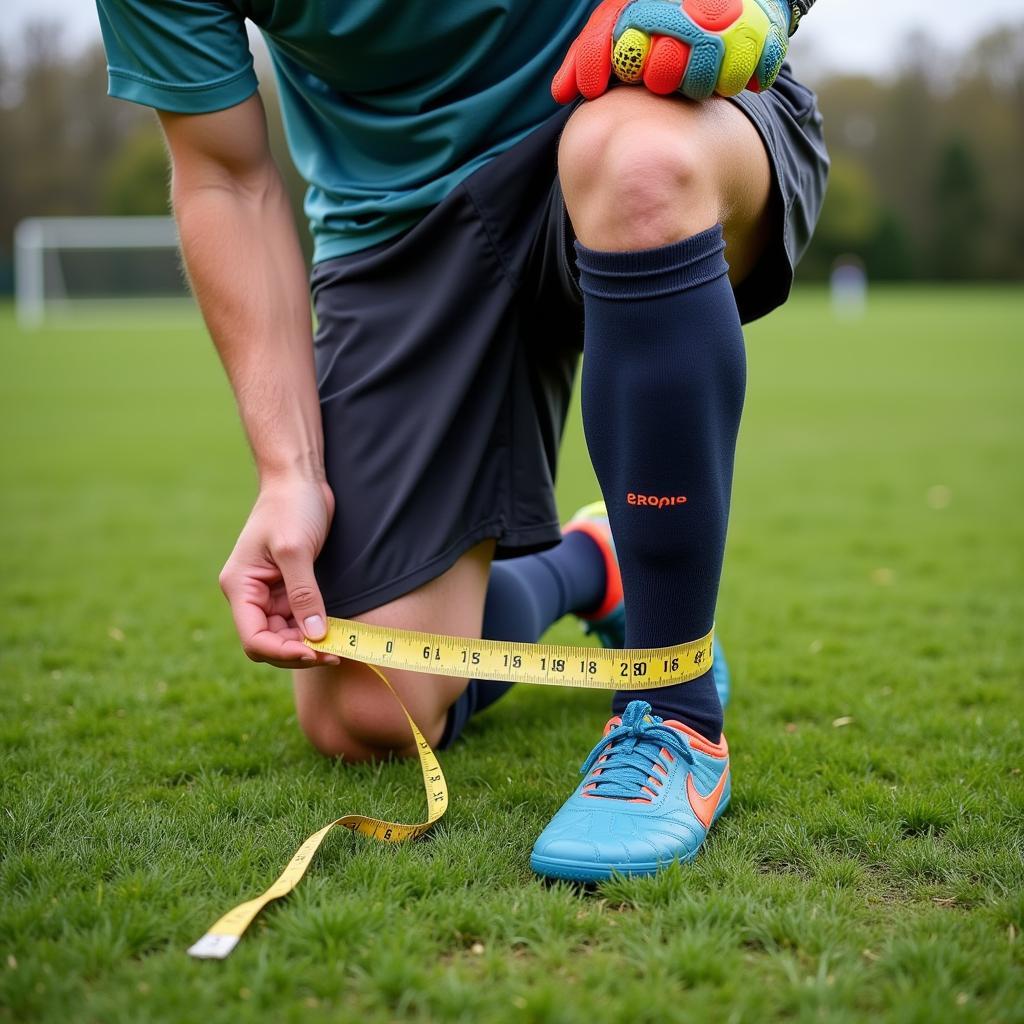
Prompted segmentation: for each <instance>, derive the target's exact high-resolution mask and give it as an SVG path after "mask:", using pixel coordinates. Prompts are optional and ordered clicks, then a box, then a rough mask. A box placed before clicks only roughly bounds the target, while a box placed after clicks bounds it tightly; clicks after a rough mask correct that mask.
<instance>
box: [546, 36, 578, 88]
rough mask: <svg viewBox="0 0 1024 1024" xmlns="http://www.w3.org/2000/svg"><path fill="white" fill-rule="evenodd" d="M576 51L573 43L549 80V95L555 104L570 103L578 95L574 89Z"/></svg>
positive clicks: (575, 45)
mask: <svg viewBox="0 0 1024 1024" xmlns="http://www.w3.org/2000/svg"><path fill="white" fill-rule="evenodd" d="M576 50H577V44H576V42H575V41H574V42H573V44H572V46H570V47H569V52H568V53H567V54H566V55H565V60H563V61H562V66H561V67H560V68H559V69H558V71H557V72H555V77H554V78H552V79H551V95H552V96H553V97H554V99H555V102H556V103H572V101H573V100H574V99H576V97H577V96H579V94H580V91H579V89H577V88H576Z"/></svg>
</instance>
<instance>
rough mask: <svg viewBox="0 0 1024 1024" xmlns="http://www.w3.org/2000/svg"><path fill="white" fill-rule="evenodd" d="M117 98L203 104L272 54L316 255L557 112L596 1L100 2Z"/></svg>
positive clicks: (415, 205)
mask: <svg viewBox="0 0 1024 1024" xmlns="http://www.w3.org/2000/svg"><path fill="white" fill-rule="evenodd" d="M97 6H98V8H99V15H100V23H101V25H102V28H103V39H104V43H105V46H106V50H107V63H108V68H109V75H110V94H111V95H112V96H118V97H120V98H122V99H126V100H133V101H135V102H137V103H144V104H146V105H148V106H151V107H155V108H157V109H158V110H167V111H175V112H179V113H186V114H188V113H192V114H198V113H208V112H210V111H215V110H222V109H224V108H226V107H230V106H233V105H234V104H236V103H240V102H242V101H243V100H244V99H246V98H247V97H249V96H250V95H252V93H253V92H254V91H255V90H256V86H257V82H256V75H255V72H254V70H253V63H252V57H251V55H250V52H249V43H248V36H247V32H246V21H247V20H248V21H249V22H251V23H252V24H253V25H255V26H256V27H257V28H258V29H259V30H260V31H261V32H262V34H263V36H264V38H265V39H266V41H267V45H268V47H269V49H270V54H271V57H272V59H273V63H274V68H275V72H276V75H277V80H278V87H279V92H280V97H281V107H282V112H283V115H284V122H285V128H286V131H287V134H288V143H289V146H290V148H291V152H292V157H293V159H294V161H295V164H296V166H297V167H298V169H299V172H300V173H301V174H302V176H303V177H304V178H305V179H306V181H307V182H308V183H309V191H308V193H307V196H306V212H307V214H308V216H309V220H310V226H311V229H312V231H313V235H314V238H315V240H316V253H315V259H316V260H317V261H320V260H325V259H329V258H331V257H333V256H341V255H344V254H346V253H350V252H355V251H357V250H359V249H363V248H366V247H367V246H371V245H374V244H376V243H378V242H382V241H385V240H386V239H388V238H391V237H393V236H394V235H397V234H399V233H400V232H402V231H404V230H406V229H407V228H409V227H411V226H412V225H414V224H415V223H416V222H417V221H418V220H419V219H420V218H421V217H422V216H423V215H424V214H425V213H426V212H427V211H428V210H429V209H430V208H431V207H433V206H435V205H436V204H437V203H439V202H440V201H441V200H442V199H443V198H444V197H445V196H446V195H447V194H448V193H449V192H450V191H451V190H452V189H453V188H455V187H456V186H457V185H458V184H459V183H460V182H461V181H462V180H463V179H465V178H466V177H468V176H469V175H470V174H472V173H473V171H475V170H476V169H477V168H479V167H481V166H482V165H483V164H485V163H486V162H487V161H488V160H490V159H491V158H492V157H494V156H496V155H497V154H499V153H501V152H503V151H505V150H507V149H508V148H510V147H511V146H513V145H514V144H515V143H516V142H518V141H519V140H520V139H522V138H523V137H524V136H525V135H527V134H528V133H529V132H530V131H531V130H532V129H533V128H535V127H537V125H539V124H540V123H541V122H542V121H544V120H545V118H547V117H548V116H550V115H551V114H552V113H553V112H554V110H555V104H554V100H552V98H551V94H550V92H549V82H550V80H551V77H552V75H553V74H554V72H555V71H556V70H557V68H558V65H559V63H560V61H561V59H562V57H563V56H564V54H565V52H566V50H567V49H568V47H569V44H570V43H571V42H572V39H573V38H574V36H575V35H576V33H577V32H578V31H579V29H580V28H581V27H582V25H583V23H584V22H585V20H586V18H587V15H588V14H589V12H590V10H591V9H592V8H593V7H594V6H595V0H97Z"/></svg>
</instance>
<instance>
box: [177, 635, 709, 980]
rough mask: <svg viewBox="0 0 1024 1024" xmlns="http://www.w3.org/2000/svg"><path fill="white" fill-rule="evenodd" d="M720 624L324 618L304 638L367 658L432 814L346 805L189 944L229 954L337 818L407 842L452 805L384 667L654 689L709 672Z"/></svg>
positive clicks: (293, 881) (202, 952)
mask: <svg viewBox="0 0 1024 1024" xmlns="http://www.w3.org/2000/svg"><path fill="white" fill-rule="evenodd" d="M713 638H714V630H712V631H711V632H710V633H708V634H707V636H703V637H701V638H700V639H699V640H691V641H689V642H688V643H684V644H677V645H675V646H673V647H655V648H629V649H625V650H616V649H610V648H603V647H573V646H569V645H565V644H521V643H509V642H506V641H501V640H474V639H470V638H466V637H456V636H441V635H440V634H437V633H419V632H415V631H413V630H405V629H394V628H392V627H388V626H373V625H370V624H369V623H365V622H352V621H350V620H348V619H328V627H327V636H326V637H325V638H324V639H323V640H320V641H316V642H314V641H306V643H307V645H308V646H309V647H312V648H313V650H315V651H323V652H325V653H328V654H336V655H338V656H339V657H342V658H351V659H352V660H353V661H360V662H363V663H364V664H366V665H368V666H369V667H370V668H371V669H372V670H373V672H375V673H376V675H377V676H378V678H379V679H380V681H381V682H382V683H383V684H384V685H385V686H386V687H387V688H388V690H389V691H390V692H391V695H392V696H393V697H394V698H395V700H397V701H398V704H399V706H400V707H401V709H402V711H403V713H404V714H405V717H406V719H407V721H408V722H409V728H410V729H411V730H412V734H413V738H414V739H415V741H416V753H417V754H418V755H419V759H420V768H421V770H422V772H423V788H424V791H425V793H426V797H427V817H426V820H425V821H421V822H419V823H418V824H416V825H404V824H401V823H400V822H396V821H382V820H381V819H379V818H368V817H366V816H365V815H362V814H346V815H344V817H341V818H338V819H337V820H335V821H332V822H331V823H330V824H328V825H325V826H324V827H323V828H322V829H320V831H319V832H315V833H313V835H311V836H310V837H309V838H308V839H307V840H306V841H305V842H304V843H303V844H302V845H301V846H300V847H299V849H298V850H297V851H296V853H295V856H294V857H292V859H291V860H290V861H289V862H288V866H287V867H286V868H285V869H284V871H282V872H281V875H280V877H279V878H278V879H277V881H275V882H274V884H273V885H272V886H271V887H270V888H269V889H267V891H266V892H264V893H263V894H262V895H261V896H257V897H256V898H255V899H252V900H247V901H246V902H245V903H240V904H239V905H238V906H237V907H235V908H234V909H233V910H229V911H228V912H227V913H226V914H225V915H224V916H223V917H222V918H220V920H218V921H217V922H216V923H215V924H214V925H213V926H212V927H211V928H210V929H209V931H207V933H206V934H205V935H204V936H203V937H202V938H201V939H200V940H199V941H198V942H196V943H194V944H193V945H192V946H190V947H189V950H188V952H189V954H190V955H191V956H194V957H199V958H200V959H213V960H223V959H224V958H225V957H226V956H227V955H228V954H229V953H230V952H231V951H232V950H233V949H234V948H235V946H237V945H238V940H239V939H240V938H241V937H242V935H243V934H244V933H245V930H246V928H248V927H249V925H250V924H251V923H252V921H253V919H254V918H255V917H256V915H257V914H258V913H259V912H260V911H261V910H262V909H263V908H264V907H265V906H266V905H267V904H268V903H270V901H271V900H276V899H279V898H280V897H282V896H287V895H288V893H290V892H291V891H292V889H294V888H295V886H296V885H298V884H299V882H300V881H301V879H302V876H303V875H304V874H305V873H306V869H307V868H308V867H309V862H310V861H311V860H312V859H313V855H314V854H315V853H316V851H317V850H318V849H319V848H320V844H321V843H322V842H323V841H324V839H326V838H327V834H328V833H329V832H330V831H331V830H332V829H333V828H334V827H335V826H336V825H341V826H342V827H343V828H348V829H351V830H352V831H353V832H359V833H361V834H362V835H364V836H369V837H370V838H371V839H377V840H379V841H380V842H385V843H401V842H404V841H405V840H407V839H415V838H416V837H417V836H421V835H423V833H424V832H426V831H427V830H428V829H429V828H430V827H431V825H433V824H434V822H435V821H437V820H438V819H439V818H440V817H441V816H442V815H443V814H444V812H445V811H446V810H447V809H448V784H447V783H446V782H445V778H444V772H442V771H441V765H440V763H439V762H438V760H437V756H436V755H435V753H434V751H433V750H432V749H431V747H430V744H429V743H428V742H427V741H426V740H425V739H424V737H423V734H422V733H421V732H420V731H419V729H418V728H417V727H416V723H415V722H414V721H413V720H412V716H411V715H410V714H409V712H408V710H406V707H405V705H404V704H403V703H402V699H401V698H400V697H399V696H398V694H397V693H396V692H395V690H394V688H393V687H392V685H391V683H389V682H388V679H387V676H386V675H385V674H384V673H383V672H382V671H381V669H382V668H392V669H402V670H406V671H411V672H429V673H431V674H432V675H441V676H458V677H460V678H463V679H491V680H495V681H496V682H506V683H530V684H533V685H537V686H573V687H578V688H580V689H586V690H648V689H653V688H656V687H661V686H672V685H674V684H676V683H686V682H689V681H690V680H691V679H696V678H697V677H698V676H701V675H703V674H704V673H705V672H706V671H707V670H708V669H709V668H710V667H711V664H712V662H713V658H714V656H713V653H712V640H713Z"/></svg>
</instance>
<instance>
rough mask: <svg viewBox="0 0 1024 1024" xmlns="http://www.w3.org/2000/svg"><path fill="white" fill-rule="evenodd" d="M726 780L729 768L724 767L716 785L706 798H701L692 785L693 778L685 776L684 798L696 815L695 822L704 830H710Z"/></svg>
mask: <svg viewBox="0 0 1024 1024" xmlns="http://www.w3.org/2000/svg"><path fill="white" fill-rule="evenodd" d="M728 780H729V766H728V765H726V767H725V771H724V772H722V777H721V778H720V779H719V780H718V785H717V786H715V788H714V789H713V790H711V792H710V793H708V795H707V796H701V795H700V793H698V792H697V787H696V786H695V785H694V784H693V776H692V775H687V776H686V797H687V799H688V800H689V801H690V807H692V808H693V813H694V814H696V815H697V820H698V821H699V822H700V823H701V824H702V825H703V826H704V827H705V828H711V819H712V818H713V817H714V816H715V811H717V810H718V804H719V802H720V801H721V799H722V793H724V792H725V784H726V782H727V781H728Z"/></svg>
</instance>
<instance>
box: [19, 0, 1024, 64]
mask: <svg viewBox="0 0 1024 1024" xmlns="http://www.w3.org/2000/svg"><path fill="white" fill-rule="evenodd" d="M0 2H2V3H3V7H4V17H3V18H2V19H0V42H2V43H4V44H7V45H9V44H10V42H11V40H12V39H13V38H16V37H17V33H18V31H19V30H20V28H21V26H22V25H23V24H24V23H25V22H26V21H27V20H29V19H31V18H38V17H45V16H50V17H54V18H57V19H58V20H59V21H60V22H61V24H62V25H63V26H64V28H65V33H66V37H67V39H68V42H69V43H70V44H72V45H76V44H80V43H82V42H86V41H88V40H91V39H96V38H98V37H99V28H98V26H97V24H96V12H95V10H94V7H93V0H0ZM320 2H324V0H320ZM327 2H330V0H327ZM335 2H337V3H344V2H345V0H335ZM391 2H392V3H400V2H401V0H391ZM462 2H469V0H462ZM538 2H544V3H551V2H556V0H538ZM937 14H938V15H941V14H947V15H948V16H946V17H942V16H938V17H937V16H936V15H937ZM1008 20H1014V21H1024V2H1022V0H970V2H969V3H962V2H960V0H818V4H817V6H816V7H815V8H814V10H813V11H811V13H810V14H809V15H808V17H807V20H806V21H805V22H804V24H803V27H802V28H801V29H800V32H799V34H798V35H797V38H796V40H795V41H794V44H793V56H794V58H795V59H796V61H797V62H798V63H799V61H800V59H801V54H804V55H806V56H807V57H808V58H809V62H810V63H813V65H814V67H815V69H818V70H823V69H828V68H837V69H838V68H842V69H844V70H865V71H884V70H885V68H886V66H887V64H889V63H890V62H891V61H892V59H893V58H894V56H897V55H898V48H899V44H900V41H901V40H902V38H903V37H904V35H905V34H906V33H907V32H909V31H911V30H913V29H915V28H924V29H927V30H928V31H929V32H930V33H931V34H932V35H933V36H934V37H935V38H936V40H937V41H938V42H939V43H940V44H941V45H943V46H944V47H949V48H955V47H956V46H957V45H959V44H961V43H963V42H964V41H967V40H972V39H974V38H976V37H977V36H979V35H981V34H982V33H984V32H986V31H987V30H988V29H990V28H992V27H993V26H995V25H996V24H998V23H999V22H1000V21H1008Z"/></svg>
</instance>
